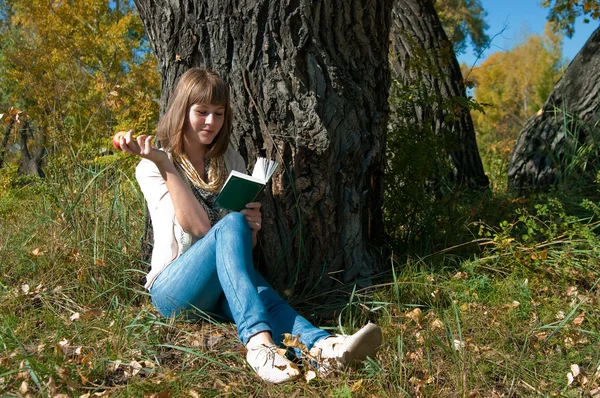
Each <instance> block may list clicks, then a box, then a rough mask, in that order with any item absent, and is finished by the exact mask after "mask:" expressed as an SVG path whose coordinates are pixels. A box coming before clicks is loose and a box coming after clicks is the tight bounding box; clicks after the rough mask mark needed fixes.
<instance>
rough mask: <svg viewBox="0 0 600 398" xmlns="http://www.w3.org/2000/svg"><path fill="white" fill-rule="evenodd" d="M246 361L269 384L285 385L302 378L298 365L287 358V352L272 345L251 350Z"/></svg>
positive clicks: (259, 346)
mask: <svg viewBox="0 0 600 398" xmlns="http://www.w3.org/2000/svg"><path fill="white" fill-rule="evenodd" d="M279 350H281V351H283V353H281V352H280V351H279ZM246 361H248V363H249V364H250V366H252V369H254V371H255V372H256V373H257V374H258V375H259V376H260V378H261V379H263V380H264V381H267V382H269V383H273V384H280V383H285V382H286V381H290V380H293V379H295V378H297V377H298V376H300V369H298V365H296V364H295V363H294V362H292V361H290V360H289V359H287V358H286V357H285V350H283V349H279V348H278V347H277V346H276V345H275V344H272V343H271V344H261V345H258V346H256V347H253V348H249V349H248V354H246Z"/></svg>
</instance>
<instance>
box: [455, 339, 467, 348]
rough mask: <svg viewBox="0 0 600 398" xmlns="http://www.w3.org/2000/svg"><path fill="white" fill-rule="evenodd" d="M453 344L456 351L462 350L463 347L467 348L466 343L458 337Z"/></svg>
mask: <svg viewBox="0 0 600 398" xmlns="http://www.w3.org/2000/svg"><path fill="white" fill-rule="evenodd" d="M453 345H454V349H455V350H456V351H460V350H461V349H463V348H465V343H464V342H462V341H460V340H457V339H454V342H453Z"/></svg>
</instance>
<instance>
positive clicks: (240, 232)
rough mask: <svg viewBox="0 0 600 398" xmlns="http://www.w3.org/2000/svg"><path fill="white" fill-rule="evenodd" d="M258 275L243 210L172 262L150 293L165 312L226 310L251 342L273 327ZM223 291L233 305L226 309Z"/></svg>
mask: <svg viewBox="0 0 600 398" xmlns="http://www.w3.org/2000/svg"><path fill="white" fill-rule="evenodd" d="M250 271H252V272H250ZM253 277H254V267H253V265H252V234H251V231H250V228H249V227H248V223H247V222H246V219H245V218H244V216H243V215H242V214H241V213H231V214H228V215H227V216H225V217H224V218H223V219H222V220H221V221H219V222H218V223H217V224H215V226H214V227H213V228H211V229H210V231H209V232H208V233H207V234H206V235H205V236H204V237H203V238H202V239H200V240H199V241H198V242H196V243H194V245H192V247H190V248H189V249H188V250H187V251H186V252H185V253H184V254H183V255H181V256H180V257H179V258H178V259H176V260H175V261H173V262H172V263H171V264H169V266H168V267H167V268H166V269H165V270H164V271H163V272H161V273H160V275H159V276H158V277H157V279H156V280H155V281H154V284H153V285H152V288H151V289H150V294H151V296H152V302H153V304H154V306H155V307H156V308H157V309H158V310H159V312H160V313H161V314H162V315H163V316H167V317H168V316H171V315H173V314H178V313H179V312H182V311H186V310H192V311H193V310H195V309H197V310H200V311H207V312H214V313H216V314H217V315H224V316H226V317H227V318H229V319H231V320H233V321H234V322H235V324H236V325H237V327H238V333H239V336H240V340H242V342H243V343H244V344H246V343H247V342H248V339H249V338H250V337H251V336H252V335H254V334H256V333H259V332H262V331H269V332H270V331H271V329H270V326H269V323H268V319H269V315H268V312H267V310H266V309H265V307H264V305H263V303H262V301H261V299H260V297H259V294H258V291H257V289H256V287H255V281H254V279H253ZM223 296H224V297H225V298H226V299H227V301H228V302H229V305H230V307H231V312H229V313H226V314H223V313H221V311H219V306H218V305H217V303H218V302H219V299H220V298H222V297H223Z"/></svg>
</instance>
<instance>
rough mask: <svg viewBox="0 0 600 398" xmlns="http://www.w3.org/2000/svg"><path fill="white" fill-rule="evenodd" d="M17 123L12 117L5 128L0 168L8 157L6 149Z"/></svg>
mask: <svg viewBox="0 0 600 398" xmlns="http://www.w3.org/2000/svg"><path fill="white" fill-rule="evenodd" d="M14 125H15V121H14V120H13V119H12V118H11V119H10V121H9V122H8V124H7V125H6V128H5V129H4V135H3V137H2V143H1V144H0V169H1V168H2V167H4V160H5V157H6V149H7V148H8V140H9V138H10V133H11V132H12V129H13V127H14Z"/></svg>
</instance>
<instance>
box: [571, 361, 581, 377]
mask: <svg viewBox="0 0 600 398" xmlns="http://www.w3.org/2000/svg"><path fill="white" fill-rule="evenodd" d="M571 373H572V374H573V377H577V376H579V374H580V373H581V372H580V370H579V365H577V364H572V365H571Z"/></svg>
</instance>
